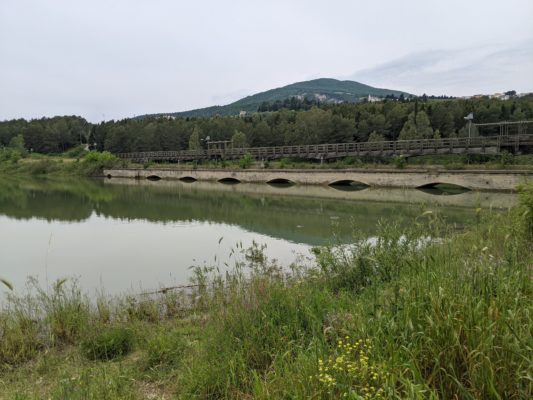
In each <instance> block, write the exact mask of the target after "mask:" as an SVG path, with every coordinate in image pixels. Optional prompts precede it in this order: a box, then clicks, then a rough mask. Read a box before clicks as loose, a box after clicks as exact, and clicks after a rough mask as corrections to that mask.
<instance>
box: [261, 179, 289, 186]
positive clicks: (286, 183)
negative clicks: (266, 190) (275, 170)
mask: <svg viewBox="0 0 533 400" xmlns="http://www.w3.org/2000/svg"><path fill="white" fill-rule="evenodd" d="M267 184H269V185H272V186H284V187H285V186H293V185H294V184H295V183H294V182H293V181H291V180H289V179H285V178H274V179H271V180H269V181H267Z"/></svg>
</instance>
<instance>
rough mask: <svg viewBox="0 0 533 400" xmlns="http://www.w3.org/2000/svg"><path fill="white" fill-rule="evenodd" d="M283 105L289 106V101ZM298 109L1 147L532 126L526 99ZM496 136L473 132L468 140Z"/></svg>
mask: <svg viewBox="0 0 533 400" xmlns="http://www.w3.org/2000/svg"><path fill="white" fill-rule="evenodd" d="M281 103H282V105H285V104H288V106H290V105H291V100H290V99H289V100H288V101H287V102H281ZM292 103H293V104H296V101H294V100H292ZM301 103H302V109H298V110H290V109H288V108H287V107H282V108H281V109H278V110H277V111H267V112H257V113H252V114H246V115H245V116H241V117H237V116H235V117H232V116H224V117H222V116H214V117H210V118H175V119H174V118H168V117H159V118H145V119H124V120H120V121H107V122H102V123H99V124H92V123H89V122H87V121H86V120H85V119H83V118H81V117H76V116H65V117H53V118H41V119H34V120H30V121H27V120H23V119H17V120H10V121H3V122H0V147H9V146H11V147H14V146H16V147H19V148H20V147H21V146H22V147H24V148H25V149H26V150H28V151H34V152H39V153H61V152H64V151H66V150H68V149H69V148H72V147H74V146H77V145H80V144H89V145H90V146H91V148H96V149H97V150H101V151H103V150H108V151H111V152H113V153H119V152H131V151H157V150H185V149H199V148H202V147H205V146H206V143H207V141H208V140H211V141H218V140H226V141H232V142H233V145H234V146H235V147H248V146H250V147H259V146H282V145H304V144H318V143H342V142H366V141H381V140H398V139H417V138H439V137H442V138H446V137H456V136H466V135H467V134H468V129H467V125H466V124H467V122H466V121H465V119H464V117H465V116H466V115H467V114H469V113H471V112H473V113H474V122H476V123H485V122H498V121H503V120H508V121H513V120H514V121H516V120H526V119H533V96H532V95H530V96H524V97H520V98H517V97H515V98H512V99H510V100H507V101H502V100H497V99H489V98H477V99H438V100H437V99H429V98H422V97H419V98H417V99H410V100H407V101H399V100H398V99H396V100H394V99H385V100H384V101H381V102H376V103H368V102H365V103H340V104H311V105H308V104H305V101H302V102H301ZM308 106H309V107H310V108H309V109H305V107H308ZM265 108H267V105H265ZM497 133H498V131H490V130H483V131H481V132H477V131H476V130H475V129H473V130H472V131H471V134H473V135H476V134H497ZM530 133H533V132H530Z"/></svg>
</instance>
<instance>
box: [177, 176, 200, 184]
mask: <svg viewBox="0 0 533 400" xmlns="http://www.w3.org/2000/svg"><path fill="white" fill-rule="evenodd" d="M179 180H180V181H182V182H186V183H192V182H196V181H197V180H198V179H196V178H194V177H192V176H183V177H181V178H179Z"/></svg>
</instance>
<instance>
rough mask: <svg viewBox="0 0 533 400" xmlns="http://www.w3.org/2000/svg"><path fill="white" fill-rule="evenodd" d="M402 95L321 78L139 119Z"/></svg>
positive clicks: (203, 115) (407, 94) (228, 113)
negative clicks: (291, 102) (291, 101)
mask: <svg viewBox="0 0 533 400" xmlns="http://www.w3.org/2000/svg"><path fill="white" fill-rule="evenodd" d="M401 94H403V95H404V96H406V97H407V96H411V95H410V94H409V93H405V92H401V91H399V90H390V89H379V88H375V87H372V86H368V85H365V84H362V83H359V82H354V81H339V80H337V79H328V78H321V79H313V80H310V81H305V82H297V83H293V84H291V85H287V86H283V87H281V88H277V89H271V90H267V91H266V92H261V93H257V94H253V95H251V96H247V97H244V98H243V99H240V100H237V101H236V102H234V103H231V104H228V105H225V106H212V107H206V108H199V109H196V110H190V111H181V112H174V113H160V114H150V115H143V116H141V117H138V118H144V117H148V116H172V117H210V116H213V115H217V114H218V115H238V114H239V113H240V112H241V111H246V112H255V111H257V109H258V108H259V106H260V105H261V104H262V103H264V102H268V103H273V102H275V101H277V100H280V101H283V100H285V99H288V98H291V97H298V98H300V99H303V98H307V99H313V100H318V101H320V102H322V103H341V102H350V103H356V102H359V101H362V100H364V99H366V98H368V96H369V95H370V96H374V97H385V96H387V95H394V96H397V97H398V96H400V95H401Z"/></svg>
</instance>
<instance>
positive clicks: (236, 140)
mask: <svg viewBox="0 0 533 400" xmlns="http://www.w3.org/2000/svg"><path fill="white" fill-rule="evenodd" d="M231 144H232V146H233V147H234V148H237V149H242V148H244V147H248V142H247V141H246V135H245V134H244V132H240V131H237V130H236V131H235V133H234V134H233V136H232V137H231Z"/></svg>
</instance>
